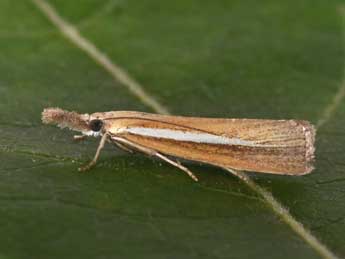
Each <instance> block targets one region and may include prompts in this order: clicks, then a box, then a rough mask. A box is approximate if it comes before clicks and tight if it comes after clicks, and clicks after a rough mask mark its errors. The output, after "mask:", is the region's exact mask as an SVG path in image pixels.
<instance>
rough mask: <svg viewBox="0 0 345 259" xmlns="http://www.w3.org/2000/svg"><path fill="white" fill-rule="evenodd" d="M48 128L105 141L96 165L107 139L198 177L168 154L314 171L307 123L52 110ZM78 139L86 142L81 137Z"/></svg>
mask: <svg viewBox="0 0 345 259" xmlns="http://www.w3.org/2000/svg"><path fill="white" fill-rule="evenodd" d="M42 121H43V123H49V124H57V125H58V126H59V127H61V128H65V127H67V128H70V129H72V130H76V131H80V132H81V133H82V134H83V136H95V137H97V136H102V140H101V142H100V145H99V147H98V149H97V152H96V155H95V157H94V159H93V160H92V161H91V162H90V163H89V164H88V165H87V166H85V167H83V168H82V169H88V168H90V167H91V166H93V165H94V164H95V163H96V161H97V159H98V156H99V154H100V151H101V149H102V148H103V146H104V143H105V141H106V140H111V141H113V142H115V143H116V144H118V146H120V147H121V148H125V149H130V150H132V149H136V150H139V151H141V152H143V153H146V154H149V155H153V156H156V157H158V158H160V159H163V160H164V161H166V162H168V163H170V164H172V165H174V166H176V167H178V168H180V169H181V170H183V171H184V172H186V173H187V174H188V175H189V176H191V177H192V178H193V179H194V180H197V178H196V177H195V175H194V174H193V173H192V172H190V171H189V170H188V168H186V167H184V166H182V165H181V164H180V163H179V162H178V161H174V160H172V159H170V158H169V157H167V156H166V155H170V156H174V157H178V158H183V159H187V160H194V161H199V162H203V163H208V164H212V165H216V166H220V167H227V168H233V169H239V170H245V171H255V172H262V173H273V174H285V175H303V174H307V173H310V172H311V171H312V169H313V166H312V162H313V159H314V139H315V129H314V127H313V126H312V125H311V124H310V123H309V122H307V121H298V120H260V119H216V118H197V117H182V116H167V115H157V114H150V113H142V112H132V111H117V112H101V113H93V114H90V115H89V114H78V113H76V112H68V111H64V110H61V109H59V108H47V109H44V111H43V113H42ZM77 139H84V137H81V136H78V137H77Z"/></svg>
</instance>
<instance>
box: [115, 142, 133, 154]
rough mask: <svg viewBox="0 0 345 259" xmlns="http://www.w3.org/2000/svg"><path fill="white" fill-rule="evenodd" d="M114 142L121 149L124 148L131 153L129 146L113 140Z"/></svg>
mask: <svg viewBox="0 0 345 259" xmlns="http://www.w3.org/2000/svg"><path fill="white" fill-rule="evenodd" d="M115 144H116V145H117V146H118V147H119V148H121V149H123V150H125V151H127V152H129V153H133V150H132V149H130V148H129V147H127V146H125V145H124V144H121V143H119V142H115Z"/></svg>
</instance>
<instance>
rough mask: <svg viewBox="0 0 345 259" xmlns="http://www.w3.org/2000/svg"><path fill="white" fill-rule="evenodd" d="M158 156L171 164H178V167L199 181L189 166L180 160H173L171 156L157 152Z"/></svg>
mask: <svg viewBox="0 0 345 259" xmlns="http://www.w3.org/2000/svg"><path fill="white" fill-rule="evenodd" d="M155 156H156V157H159V158H160V159H162V160H164V161H166V162H168V163H169V164H171V165H173V166H176V167H177V168H179V169H181V170H182V171H184V172H185V173H186V174H188V175H189V176H190V177H191V178H192V179H193V180H194V181H196V182H197V181H199V179H198V178H197V177H196V176H195V174H193V173H192V172H191V171H190V170H189V169H188V168H187V167H184V166H183V165H181V163H180V161H173V160H171V159H170V158H168V157H166V156H164V155H162V154H161V153H158V152H157V153H156V154H155Z"/></svg>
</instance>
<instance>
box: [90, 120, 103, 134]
mask: <svg viewBox="0 0 345 259" xmlns="http://www.w3.org/2000/svg"><path fill="white" fill-rule="evenodd" d="M102 126H103V121H101V120H92V121H90V123H89V127H90V129H91V130H92V131H96V132H97V131H100V130H101V129H102Z"/></svg>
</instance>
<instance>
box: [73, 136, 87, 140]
mask: <svg viewBox="0 0 345 259" xmlns="http://www.w3.org/2000/svg"><path fill="white" fill-rule="evenodd" d="M86 138H87V136H86V135H74V136H73V139H74V140H75V141H83V140H85V139H86Z"/></svg>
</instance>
